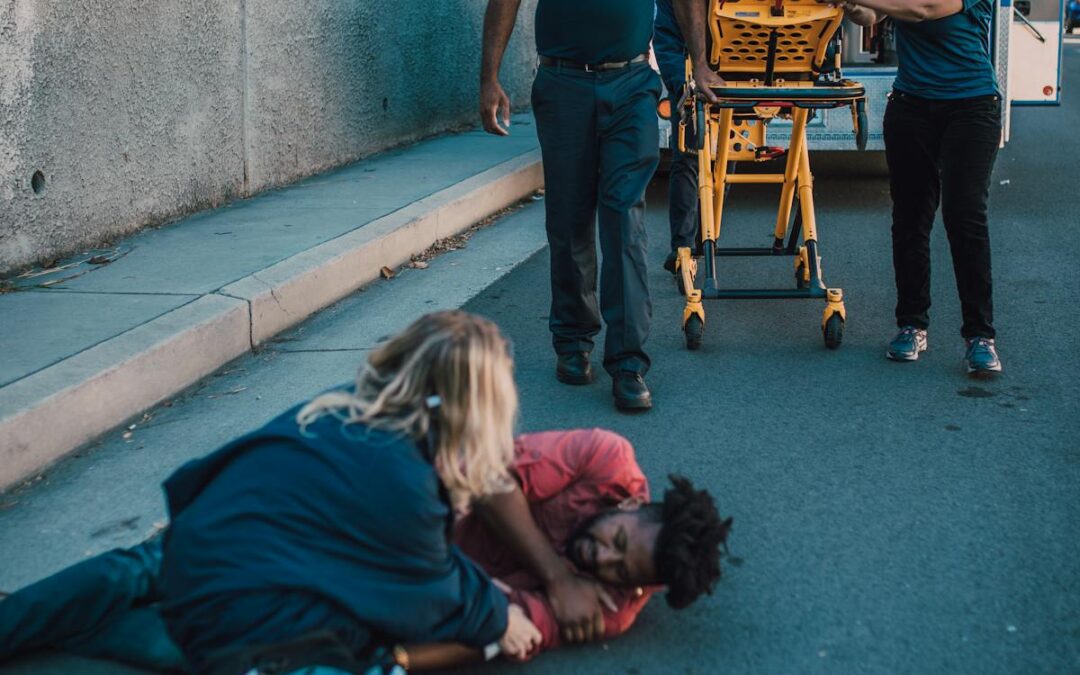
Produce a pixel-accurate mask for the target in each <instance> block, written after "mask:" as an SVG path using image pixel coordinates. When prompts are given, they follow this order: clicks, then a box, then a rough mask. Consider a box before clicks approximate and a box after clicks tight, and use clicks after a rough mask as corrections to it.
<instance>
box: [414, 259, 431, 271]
mask: <svg viewBox="0 0 1080 675" xmlns="http://www.w3.org/2000/svg"><path fill="white" fill-rule="evenodd" d="M409 267H411V268H413V269H414V270H426V269H427V268H428V264H427V263H426V262H424V261H423V260H414V261H412V262H411V263H409Z"/></svg>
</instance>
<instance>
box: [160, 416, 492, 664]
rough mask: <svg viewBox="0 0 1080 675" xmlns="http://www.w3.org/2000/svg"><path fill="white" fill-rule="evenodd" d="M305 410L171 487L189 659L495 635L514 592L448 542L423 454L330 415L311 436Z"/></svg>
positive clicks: (166, 574) (167, 610) (180, 626)
mask: <svg viewBox="0 0 1080 675" xmlns="http://www.w3.org/2000/svg"><path fill="white" fill-rule="evenodd" d="M298 409H299V407H297V408H294V409H292V410H289V411H287V412H286V413H284V414H282V415H281V416H279V417H278V418H276V419H274V420H273V421H271V422H270V423H269V424H267V425H266V426H265V427H263V428H262V429H260V430H258V431H256V432H254V433H252V434H249V435H247V436H244V437H243V438H240V439H238V440H236V441H234V442H232V443H230V444H228V445H226V446H225V447H223V448H221V449H220V450H218V451H217V452H214V453H213V454H211V455H208V456H207V457H204V458H202V459H198V460H195V461H192V462H189V463H188V464H186V465H184V466H183V467H181V468H180V469H179V470H178V471H177V472H176V473H174V474H173V475H172V476H171V477H170V478H169V479H168V480H166V481H165V493H166V497H167V501H168V507H169V513H170V517H171V518H172V524H171V527H170V530H169V534H168V537H167V539H166V541H165V556H164V562H163V566H162V590H163V593H164V597H165V602H164V604H163V613H164V615H165V618H166V621H167V624H168V627H169V632H170V634H171V635H172V636H173V638H174V639H175V640H176V641H177V642H178V643H179V644H180V645H181V647H182V648H183V649H184V651H185V655H186V656H187V657H188V659H189V660H190V661H191V662H192V664H193V665H194V666H195V667H196V668H197V669H198V668H200V667H201V665H204V664H205V661H206V659H207V657H208V656H209V655H210V654H212V653H214V652H215V651H217V650H220V649H223V648H229V647H236V646H242V645H251V644H267V643H276V642H281V641H284V640H288V639H291V638H295V637H297V636H299V635H302V634H304V633H306V632H310V631H312V630H320V629H330V630H334V631H337V632H338V633H339V634H340V635H342V636H343V637H344V639H345V640H346V641H347V642H349V643H350V644H351V645H352V646H353V647H354V648H355V649H356V650H357V651H362V650H363V649H364V648H365V647H366V646H369V645H371V644H372V642H373V641H384V640H394V641H402V642H404V641H409V642H426V641H456V642H463V643H465V644H468V645H472V646H478V647H479V646H483V645H486V644H489V643H491V642H494V641H496V640H498V639H499V638H500V637H501V636H502V634H503V632H504V631H505V629H506V616H507V601H506V598H505V597H504V595H503V594H502V593H501V592H500V591H499V590H498V589H496V588H495V587H494V586H493V585H492V583H491V580H490V579H489V578H488V576H487V575H486V574H485V573H484V572H483V571H482V570H481V569H480V568H479V567H477V566H476V564H474V563H473V562H472V561H471V560H469V559H468V558H466V557H465V556H464V555H463V554H462V553H461V552H460V551H459V550H458V549H457V548H456V547H454V546H452V545H451V544H450V543H449V542H448V540H447V522H448V518H449V517H450V507H449V505H448V504H447V503H446V500H445V499H444V498H443V492H442V490H441V488H440V484H439V479H438V476H437V475H436V473H435V470H434V468H433V467H432V465H431V463H430V462H429V461H428V460H427V458H426V457H425V454H424V453H423V451H422V450H421V448H419V447H418V446H417V445H416V444H415V443H414V442H412V441H411V440H410V439H408V438H406V437H403V436H401V435H394V434H390V433H386V432H382V431H375V430H370V429H368V428H366V427H364V426H362V425H350V426H343V425H342V424H341V422H340V421H339V420H337V419H335V418H332V417H324V418H322V419H321V420H319V421H318V422H316V423H315V424H312V425H311V426H310V427H308V429H307V430H306V432H305V433H301V431H300V429H299V427H298V425H297V424H296V421H295V419H296V413H297V410H298Z"/></svg>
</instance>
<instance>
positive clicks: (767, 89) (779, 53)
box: [676, 0, 866, 349]
mask: <svg viewBox="0 0 1080 675" xmlns="http://www.w3.org/2000/svg"><path fill="white" fill-rule="evenodd" d="M843 16H844V13H843V10H842V9H841V8H839V7H832V6H829V5H826V4H821V3H819V2H817V1H816V0H711V2H710V4H709V14H708V31H709V34H708V39H707V43H706V44H707V55H708V58H709V64H710V66H711V67H712V68H713V69H714V70H715V71H716V72H717V73H718V74H719V75H720V76H721V77H723V78H724V80H725V81H726V83H727V86H724V87H719V88H716V89H714V90H713V92H714V93H715V94H716V96H717V98H718V103H715V104H707V103H704V102H702V101H701V100H700V98H695V96H694V95H693V78H692V77H690V64H689V61H688V62H687V84H686V87H685V88H684V90H683V92H682V97H681V100H680V101H679V103H678V114H679V115H680V118H679V133H678V139H677V141H678V144H679V148H680V150H683V151H684V152H696V153H697V157H698V191H699V194H700V214H701V249H700V253H701V255H700V256H699V257H700V259H701V261H702V263H701V266H702V268H703V269H702V270H701V272H702V273H701V274H700V285H698V281H699V274H698V272H699V265H698V258H697V257H695V255H694V252H693V251H691V249H690V248H680V249H679V250H678V258H677V260H676V278H677V281H678V283H679V289H680V292H682V293H684V294H685V295H686V309H685V310H684V312H683V332H684V333H685V335H686V346H687V348H689V349H697V348H698V347H700V346H701V340H702V334H703V332H704V328H705V309H704V307H703V306H702V300H706V299H738V298H821V299H824V300H825V301H826V306H825V313H824V316H823V318H822V322H821V326H822V333H823V335H824V338H825V344H826V346H828V347H829V348H830V349H835V348H837V347H839V346H840V343H841V341H842V340H843V332H844V322H845V320H846V318H847V315H846V312H845V310H844V302H843V292H842V291H841V290H840V289H839V288H827V287H826V286H825V283H824V281H823V279H822V273H821V262H820V255H819V249H818V231H817V220H816V218H815V216H814V182H813V176H812V174H811V173H810V155H809V151H808V149H807V142H806V125H807V122H808V121H809V120H810V119H811V118H812V117H813V115H814V114H815V111H817V110H822V109H830V108H840V107H845V106H848V107H850V108H851V112H852V122H853V125H854V129H855V139H856V143H857V145H858V147H859V148H860V149H864V148H865V147H866V93H865V90H864V89H863V87H862V85H860V84H859V83H857V82H851V81H850V80H845V79H842V78H841V76H840V72H839V67H840V64H839V53H840V49H839V45H838V44H837V43H838V42H839V39H840V38H839V35H838V31H839V29H840V24H841V22H842V20H843ZM830 47H831V49H830ZM831 50H833V51H835V54H836V56H835V58H829V59H828V60H829V61H832V62H834V66H833V68H832V72H830V73H828V74H823V73H822V70H823V66H824V65H825V64H826V57H827V55H829V53H830V51H831ZM777 118H784V119H790V120H791V141H790V144H789V146H788V147H787V148H772V147H769V146H767V145H766V141H765V130H766V126H767V125H768V123H769V122H770V121H771V120H774V119H777ZM781 159H786V161H785V165H784V170H783V173H736V172H735V171H734V169H735V164H736V163H737V162H767V161H770V160H781ZM740 183H743V184H746V183H758V184H761V183H768V184H776V185H779V186H780V207H779V210H778V212H777V216H776V227H775V230H774V233H773V243H772V246H770V247H764V248H719V247H718V246H717V243H718V241H719V239H720V223H721V220H722V216H723V213H724V198H725V196H726V193H727V189H728V187H729V186H731V185H735V184H740ZM796 200H798V208H796V209H793V207H794V206H795V202H796ZM793 210H794V211H795V219H794V223H793V224H791V221H792V211H793ZM789 224H791V227H790V228H789ZM785 238H787V241H786V242H785ZM800 238H801V241H802V243H801V245H800ZM778 255H787V256H793V257H794V259H795V288H786V289H722V288H720V287H719V285H718V283H717V273H716V258H717V257H718V256H778Z"/></svg>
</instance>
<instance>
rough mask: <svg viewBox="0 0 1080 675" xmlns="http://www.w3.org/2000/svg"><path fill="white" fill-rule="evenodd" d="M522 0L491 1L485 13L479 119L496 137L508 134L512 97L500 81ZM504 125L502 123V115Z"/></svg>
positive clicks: (485, 129)
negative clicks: (504, 58) (507, 48)
mask: <svg viewBox="0 0 1080 675" xmlns="http://www.w3.org/2000/svg"><path fill="white" fill-rule="evenodd" d="M520 6H521V0H488V4H487V11H486V12H484V44H483V52H482V55H481V57H480V122H481V123H482V124H483V125H484V131H486V132H488V133H489V134H495V135H496V136H509V135H510V132H509V131H507V127H509V126H510V97H509V96H507V95H506V92H505V91H503V88H502V85H501V84H499V66H500V65H502V58H503V54H505V53H506V45H507V43H509V42H510V34H511V33H513V32H514V22H515V21H517V14H518V8H519V7H520ZM500 116H501V117H502V126H499V117H500Z"/></svg>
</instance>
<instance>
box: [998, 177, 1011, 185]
mask: <svg viewBox="0 0 1080 675" xmlns="http://www.w3.org/2000/svg"><path fill="white" fill-rule="evenodd" d="M1009 182H1010V181H1009V179H1008V178H1006V179H1005V180H1003V181H1001V182H1000V183H998V185H1008V184H1009Z"/></svg>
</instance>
